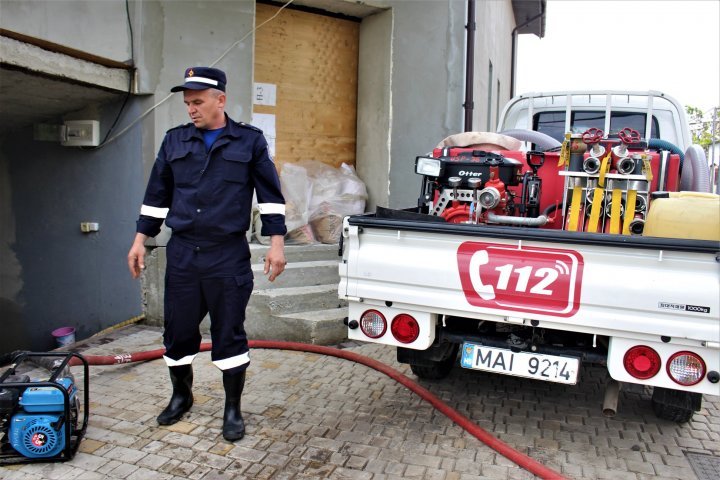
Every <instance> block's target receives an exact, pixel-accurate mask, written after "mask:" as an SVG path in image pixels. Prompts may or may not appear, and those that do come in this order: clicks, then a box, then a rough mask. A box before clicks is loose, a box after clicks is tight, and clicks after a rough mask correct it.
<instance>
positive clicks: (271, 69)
mask: <svg viewBox="0 0 720 480" xmlns="http://www.w3.org/2000/svg"><path fill="white" fill-rule="evenodd" d="M277 11H278V7H275V6H272V5H264V4H257V5H256V23H257V25H260V24H261V23H262V22H264V21H265V20H267V19H268V18H270V17H272V16H273V15H274V14H275V13H277ZM359 30H360V29H359V24H358V23H356V22H353V21H349V20H343V19H338V18H332V17H327V16H323V15H317V14H312V13H306V12H301V11H297V10H289V9H285V10H283V11H282V12H280V14H279V15H278V16H277V17H275V18H274V19H273V20H271V21H270V22H268V23H267V24H265V25H263V26H262V27H261V28H260V29H259V30H258V31H257V32H256V36H255V71H254V76H255V82H259V83H271V84H274V85H276V86H277V101H276V105H275V106H274V107H273V106H260V105H255V106H254V107H253V111H254V112H257V113H272V114H274V115H275V116H276V144H275V157H276V162H278V163H279V164H282V163H285V162H298V161H301V160H319V161H321V162H323V163H327V164H329V165H333V166H339V165H340V164H341V163H343V162H344V163H348V164H351V165H354V164H355V143H356V116H357V63H358V41H359Z"/></svg>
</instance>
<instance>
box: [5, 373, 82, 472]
mask: <svg viewBox="0 0 720 480" xmlns="http://www.w3.org/2000/svg"><path fill="white" fill-rule="evenodd" d="M19 380H20V381H23V382H27V381H29V378H27V377H26V376H25V378H20V379H19ZM13 381H18V379H13ZM57 383H58V385H60V386H61V387H62V388H64V389H65V390H66V391H67V393H68V396H69V399H70V404H71V406H72V408H71V409H70V411H71V413H70V418H65V415H64V411H65V407H64V405H65V400H64V396H63V394H62V392H61V391H60V390H59V389H58V388H56V387H49V386H42V387H27V388H25V389H24V390H22V391H18V389H15V388H12V387H11V388H4V389H2V392H0V399H2V400H1V401H0V417H1V418H2V420H0V423H1V424H2V426H3V429H4V430H3V433H4V434H5V437H4V438H3V442H5V441H7V443H9V445H10V446H11V447H12V448H13V449H14V450H15V451H17V452H18V453H19V454H20V455H22V456H24V457H28V458H48V457H54V456H56V455H58V454H59V453H60V452H61V451H62V450H63V448H65V444H66V432H65V422H71V428H72V429H74V428H75V427H76V426H77V396H76V392H77V389H76V388H75V384H74V382H73V381H72V379H71V378H60V379H58V380H57Z"/></svg>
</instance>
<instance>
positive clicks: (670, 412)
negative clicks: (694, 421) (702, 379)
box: [652, 387, 702, 423]
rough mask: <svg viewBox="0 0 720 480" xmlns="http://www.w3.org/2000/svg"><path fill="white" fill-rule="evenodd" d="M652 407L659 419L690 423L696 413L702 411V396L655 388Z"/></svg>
mask: <svg viewBox="0 0 720 480" xmlns="http://www.w3.org/2000/svg"><path fill="white" fill-rule="evenodd" d="M652 406H653V411H654V412H655V415H656V416H657V417H658V418H662V419H663V420H670V421H671V422H678V423H685V422H688V421H690V419H691V418H692V416H693V415H694V414H695V412H696V411H698V410H700V407H701V406H702V394H700V393H695V392H681V391H679V390H671V389H669V388H661V387H654V388H653V394H652Z"/></svg>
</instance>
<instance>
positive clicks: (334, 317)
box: [247, 307, 348, 345]
mask: <svg viewBox="0 0 720 480" xmlns="http://www.w3.org/2000/svg"><path fill="white" fill-rule="evenodd" d="M347 312H348V310H347V308H346V307H343V308H330V309H324V310H312V311H308V312H297V313H286V314H281V315H272V316H271V317H270V325H265V326H264V328H263V331H262V332H258V333H257V334H256V335H251V334H250V325H248V328H247V330H248V336H250V338H258V339H266V340H285V341H289V342H303V343H312V344H315V345H334V344H337V343H341V342H343V341H344V340H345V339H346V338H347V327H346V326H345V324H344V323H343V319H344V318H345V317H347V314H348V313H347Z"/></svg>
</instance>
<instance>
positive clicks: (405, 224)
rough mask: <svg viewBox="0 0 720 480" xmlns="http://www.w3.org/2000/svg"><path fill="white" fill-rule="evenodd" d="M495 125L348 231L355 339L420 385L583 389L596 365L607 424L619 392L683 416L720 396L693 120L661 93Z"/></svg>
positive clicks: (346, 257) (716, 323)
mask: <svg viewBox="0 0 720 480" xmlns="http://www.w3.org/2000/svg"><path fill="white" fill-rule="evenodd" d="M500 125H501V128H500V131H501V133H502V134H501V135H500V134H494V133H492V134H482V133H466V134H461V135H456V136H451V137H448V138H447V139H445V140H444V141H443V142H441V144H439V145H438V146H437V147H436V148H435V149H434V150H433V151H432V152H431V153H428V154H424V155H421V156H418V157H417V158H416V159H415V170H416V173H418V174H419V175H420V177H419V180H420V181H419V183H420V184H421V185H420V196H419V199H418V205H417V206H415V207H412V208H407V209H403V210H391V209H386V208H380V207H378V209H377V211H376V212H375V213H374V214H365V215H356V216H350V217H347V218H346V219H345V223H344V229H343V238H342V244H341V252H342V261H341V263H340V278H341V280H340V284H339V287H338V292H339V296H340V297H341V298H343V299H345V300H347V301H348V305H349V315H348V318H347V320H346V323H347V326H348V337H349V338H350V339H354V340H361V341H366V342H376V343H382V344H387V345H393V346H395V347H397V356H398V360H399V361H400V362H403V363H408V364H410V367H411V369H412V371H413V372H414V373H415V374H416V375H417V376H419V377H421V378H432V379H440V378H443V377H444V376H446V375H447V374H448V373H449V372H450V370H451V369H452V368H453V367H454V366H455V365H460V366H461V367H465V368H468V369H474V370H481V371H485V372H493V373H497V374H505V375H514V376H520V377H526V378H530V379H533V380H538V381H550V382H560V383H565V384H576V383H578V382H581V381H582V378H583V365H584V364H596V365H603V366H607V369H608V372H609V377H610V381H609V383H608V388H607V389H606V392H605V398H604V400H603V411H605V412H606V413H607V414H608V415H614V414H615V412H616V409H617V399H618V391H619V386H620V384H621V383H623V382H626V383H635V384H642V385H648V386H652V387H653V396H652V404H653V408H654V411H655V413H656V415H658V416H659V417H661V418H665V419H670V420H673V421H678V422H684V421H688V420H689V419H690V418H691V417H692V415H693V413H694V412H695V411H697V410H699V409H700V406H701V401H702V395H703V394H708V395H719V394H720V317H719V312H720V242H719V241H720V200H719V197H718V196H717V195H713V194H710V193H706V192H708V191H709V183H708V182H709V171H706V170H707V163H706V162H705V161H704V158H703V156H702V155H701V153H702V152H698V151H697V150H698V149H696V148H693V147H692V146H690V145H689V143H690V139H689V134H688V132H687V123H686V121H685V116H684V112H683V111H682V109H681V108H680V107H679V105H678V104H677V102H675V101H674V100H672V99H671V98H669V97H667V96H666V95H663V94H659V93H657V92H645V93H627V92H625V93H620V92H604V93H602V94H600V93H596V92H582V93H581V92H564V93H554V94H550V95H541V94H535V95H527V96H521V97H518V98H516V99H513V100H511V102H510V103H509V104H508V107H506V109H505V111H504V112H503V117H502V120H501V124H500ZM646 132H651V134H650V135H648V134H647V133H646ZM521 142H525V143H522V144H521ZM683 154H684V155H683ZM682 157H684V158H682ZM408 168H409V169H410V168H412V167H411V166H410V163H408ZM680 190H684V191H683V192H680Z"/></svg>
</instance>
